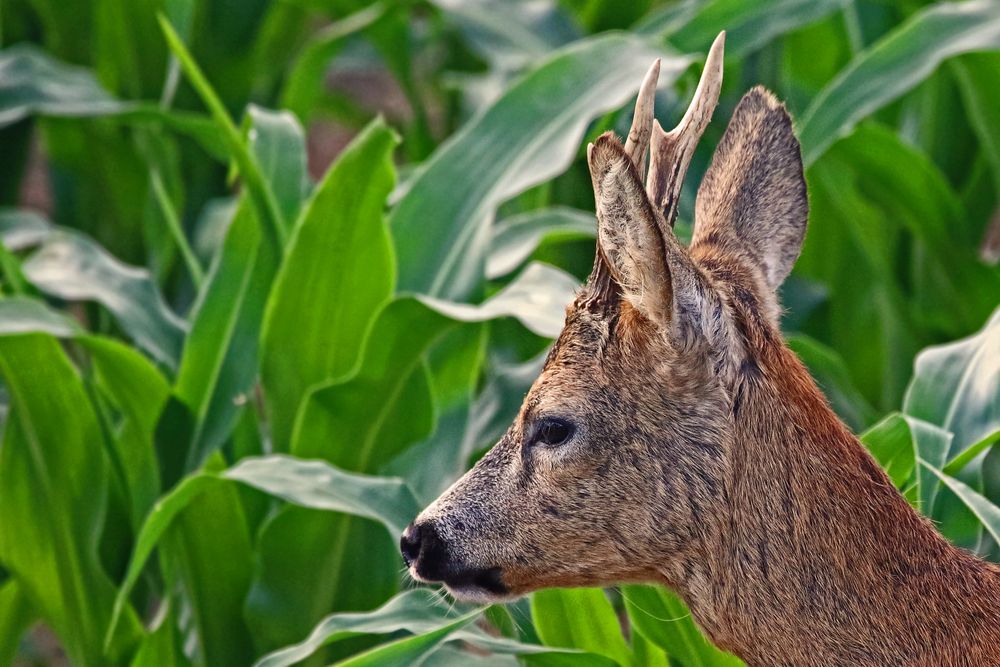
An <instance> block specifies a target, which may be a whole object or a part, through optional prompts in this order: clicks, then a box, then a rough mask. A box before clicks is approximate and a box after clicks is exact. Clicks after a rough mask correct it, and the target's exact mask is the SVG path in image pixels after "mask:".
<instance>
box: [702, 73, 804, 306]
mask: <svg viewBox="0 0 1000 667" xmlns="http://www.w3.org/2000/svg"><path fill="white" fill-rule="evenodd" d="M808 212H809V205H808V201H807V199H806V183H805V178H804V176H803V174H802V157H801V151H800V148H799V142H798V140H797V139H796V138H795V134H794V133H793V132H792V119H791V118H790V117H789V115H788V112H787V111H786V110H785V107H784V105H782V104H781V103H780V102H779V101H778V100H777V99H776V98H775V97H774V95H772V94H771V93H769V92H768V91H767V90H765V89H764V88H762V87H760V86H758V87H756V88H754V89H753V90H751V91H750V92H749V93H747V94H746V95H744V97H743V99H742V100H741V101H740V103H739V105H738V106H737V107H736V111H735V112H734V113H733V118H732V120H730V121H729V127H728V128H727V129H726V133H725V135H724V136H723V137H722V142H721V143H720V144H719V146H718V148H717V149H716V151H715V156H714V157H713V158H712V165H711V166H710V167H709V169H708V172H706V174H705V178H704V179H703V180H702V183H701V188H700V189H699V190H698V200H697V204H696V208H695V231H694V238H693V239H692V242H691V246H692V248H695V247H697V246H698V245H699V244H701V245H709V244H711V245H716V246H721V250H722V251H723V252H725V253H727V254H729V255H738V256H739V257H741V258H742V259H743V260H744V261H745V262H746V263H748V264H749V265H750V267H751V268H753V269H756V270H759V272H760V276H761V277H762V279H763V281H764V283H765V284H766V286H767V290H768V292H769V293H768V294H766V295H762V297H763V298H765V299H768V300H774V293H775V292H776V291H777V289H778V287H779V286H780V285H781V283H782V281H784V279H785V278H786V277H787V276H788V273H789V271H791V270H792V265H793V264H794V263H795V260H796V258H797V257H798V256H799V251H800V250H801V249H802V241H803V239H804V238H805V232H806V218H807V217H808ZM774 305H775V308H776V306H777V302H776V300H775V301H774Z"/></svg>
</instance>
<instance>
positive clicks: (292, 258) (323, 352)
mask: <svg viewBox="0 0 1000 667" xmlns="http://www.w3.org/2000/svg"><path fill="white" fill-rule="evenodd" d="M395 145H396V138H395V135H394V133H393V132H392V130H390V129H389V128H388V127H386V125H385V124H384V123H383V122H382V121H381V120H377V121H375V122H373V123H372V124H371V125H369V126H368V128H366V129H365V131H364V132H362V134H361V135H360V136H359V137H358V138H357V139H355V141H354V142H352V144H351V145H350V146H349V147H348V148H347V149H346V150H345V151H344V152H343V153H341V155H340V156H339V157H338V159H337V161H336V162H335V163H334V164H333V166H332V167H331V168H330V170H329V171H328V172H327V174H326V176H325V177H324V179H323V182H322V183H320V185H319V186H318V187H317V188H316V191H315V192H314V194H313V196H312V198H311V199H310V201H309V203H308V204H307V205H306V208H305V210H304V211H303V213H302V217H301V219H300V220H299V221H298V222H297V223H296V228H295V231H294V232H293V234H292V238H291V240H290V241H289V247H288V251H287V253H286V255H287V256H286V258H285V260H284V261H283V263H282V266H281V269H280V270H279V271H278V275H277V278H276V279H275V283H274V288H273V289H272V291H271V296H270V297H269V300H268V305H267V311H266V314H265V316H264V325H263V334H262V336H261V347H262V350H261V376H262V381H263V385H264V389H265V391H266V395H267V397H268V402H267V405H268V410H269V414H270V416H271V433H272V437H273V439H274V443H275V449H276V450H278V451H283V450H287V449H288V448H289V445H290V440H291V435H292V426H293V424H294V421H295V415H296V413H297V411H298V409H299V404H300V403H301V402H302V398H303V396H304V395H305V393H306V390H307V389H308V388H309V387H310V386H312V385H314V384H317V383H319V382H322V381H324V380H329V379H330V378H333V377H337V376H341V375H344V374H346V373H347V372H348V371H350V370H351V369H352V368H353V367H354V366H355V364H356V363H357V361H358V356H359V354H360V351H361V345H362V343H363V341H364V336H365V334H366V333H367V332H368V329H369V327H370V324H371V321H372V320H373V318H374V316H375V314H376V312H377V310H378V308H379V307H380V306H381V305H382V303H383V302H385V301H386V300H387V299H388V298H389V296H390V295H391V293H392V286H393V283H394V277H393V272H394V266H393V259H392V247H391V242H390V240H389V236H388V230H387V229H386V226H385V222H384V219H383V217H382V210H383V206H384V204H385V199H386V197H387V196H388V195H389V192H390V191H391V189H392V185H393V182H394V170H393V166H392V159H391V158H392V149H393V147H394V146H395Z"/></svg>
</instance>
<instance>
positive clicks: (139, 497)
mask: <svg viewBox="0 0 1000 667" xmlns="http://www.w3.org/2000/svg"><path fill="white" fill-rule="evenodd" d="M18 333H47V334H49V335H52V336H56V337H58V338H65V339H72V340H75V341H76V342H77V343H79V344H80V346H81V347H83V348H84V349H86V350H87V351H88V352H89V353H90V361H91V364H92V367H93V375H94V381H95V383H96V385H97V387H98V388H99V389H100V390H101V391H102V392H104V396H105V397H107V398H108V399H110V400H111V402H112V404H113V405H114V406H115V407H116V408H117V409H118V411H119V413H120V414H121V416H122V419H121V423H120V424H119V428H118V429H117V430H116V431H115V432H114V433H113V434H111V435H112V436H113V437H114V440H115V442H114V447H113V448H111V450H110V456H111V463H112V466H113V470H114V471H115V473H116V474H117V475H118V476H119V478H120V480H121V482H122V484H123V486H124V489H125V491H126V493H127V495H128V498H129V500H130V508H129V509H130V512H131V514H130V516H131V519H132V521H133V524H137V523H138V521H139V520H140V519H141V518H142V517H143V516H145V514H146V512H147V511H148V510H149V508H150V507H151V506H152V504H153V501H154V500H155V499H156V495H157V493H158V490H159V479H158V477H157V468H156V459H155V455H154V450H153V429H154V428H155V425H156V420H157V418H158V417H159V414H160V410H161V409H162V407H163V403H164V401H165V400H166V398H167V394H168V392H169V386H168V385H167V383H166V380H164V378H163V376H162V375H160V373H159V371H157V370H156V367H155V366H153V365H152V363H151V362H150V361H149V360H147V359H146V358H145V357H144V356H142V355H141V354H140V353H139V352H137V351H136V350H134V349H132V348H130V347H128V346H127V345H124V344H123V343H120V342H119V341H116V340H113V339H110V338H104V337H101V336H93V335H88V334H87V333H86V332H85V331H84V330H82V329H80V328H79V327H78V326H77V324H76V323H75V322H74V321H73V320H71V319H69V318H68V317H65V316H63V315H62V314H60V313H58V312H56V311H54V310H51V309H50V308H48V306H46V305H45V304H44V303H42V302H41V301H36V300H33V299H26V298H12V299H0V334H3V335H9V334H18Z"/></svg>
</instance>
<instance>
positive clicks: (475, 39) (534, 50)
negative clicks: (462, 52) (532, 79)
mask: <svg viewBox="0 0 1000 667" xmlns="http://www.w3.org/2000/svg"><path fill="white" fill-rule="evenodd" d="M433 4H434V5H436V6H437V7H439V8H440V9H441V10H442V11H443V12H444V13H445V14H446V16H447V18H448V19H449V21H451V22H452V23H454V24H455V26H456V27H457V28H458V30H459V31H460V32H461V33H462V37H463V38H464V40H465V42H466V43H467V44H468V45H469V47H470V48H471V49H473V50H474V51H476V52H477V53H478V54H479V55H481V56H482V57H483V58H484V59H485V60H486V61H487V62H489V64H490V66H491V70H492V71H491V74H492V73H496V72H500V73H503V74H509V73H516V72H519V71H521V70H523V69H524V68H526V67H529V66H531V65H532V64H534V63H536V62H538V61H540V60H542V59H543V58H546V57H548V55H549V54H550V53H551V52H552V51H553V50H555V49H556V48H558V47H560V46H562V45H564V44H567V43H569V42H572V41H574V40H576V39H579V37H580V29H579V28H578V27H577V26H576V25H574V23H573V20H572V19H571V18H570V17H569V16H567V14H566V12H565V11H564V10H563V8H562V7H560V6H559V4H558V3H553V4H551V5H547V4H546V5H539V4H535V3H533V2H532V0H512V1H510V2H505V3H502V4H495V3H490V2H484V1H483V0H478V1H473V2H469V1H468V0H434V2H433Z"/></svg>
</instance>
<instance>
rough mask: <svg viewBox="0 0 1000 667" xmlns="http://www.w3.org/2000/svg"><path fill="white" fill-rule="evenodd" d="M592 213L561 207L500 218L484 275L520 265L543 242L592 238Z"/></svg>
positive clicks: (594, 227)
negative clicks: (501, 219)
mask: <svg viewBox="0 0 1000 667" xmlns="http://www.w3.org/2000/svg"><path fill="white" fill-rule="evenodd" d="M596 234H597V224H596V223H595V222H594V214H593V213H588V212H586V211H578V210H576V209H572V208H566V207H563V206H554V207H552V208H545V209H541V210H538V211H530V212H528V213H522V214H520V215H514V216H511V217H509V218H506V219H504V220H503V221H501V222H500V223H498V224H497V225H496V227H495V228H494V230H493V240H492V242H491V243H490V254H489V257H488V258H487V260H486V277H487V278H491V279H493V278H499V277H501V276H505V275H507V274H508V273H510V272H511V271H513V270H514V269H516V268H517V267H519V266H520V265H521V263H522V262H524V260H526V259H527V258H528V257H530V256H531V254H532V253H533V252H534V251H535V250H536V249H537V248H538V246H539V245H540V244H542V243H543V242H559V241H575V240H577V239H588V238H594V237H595V235H596Z"/></svg>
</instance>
